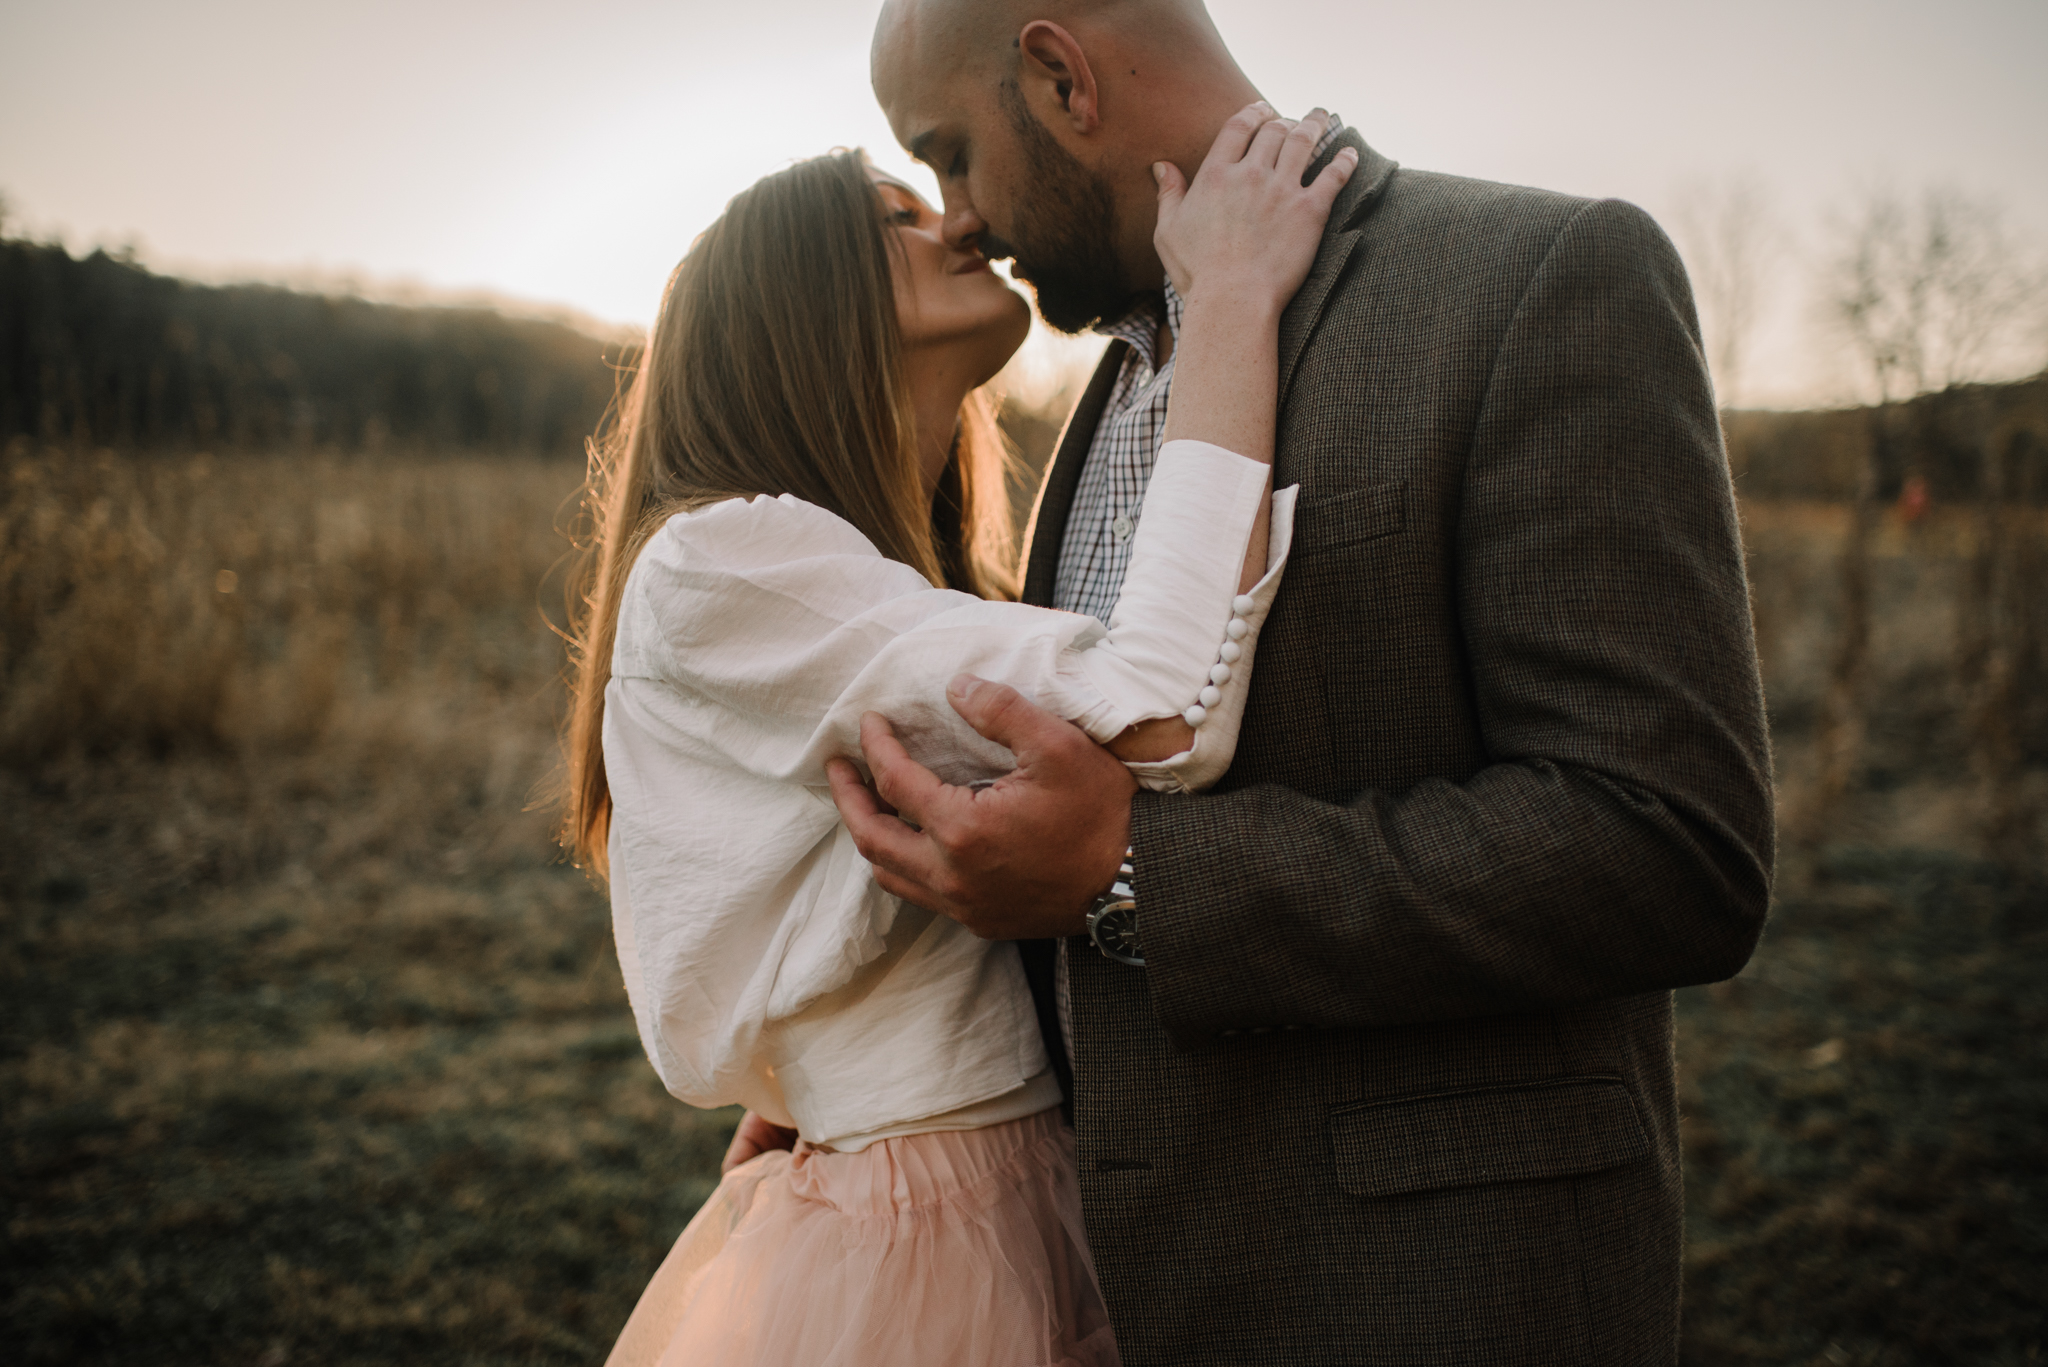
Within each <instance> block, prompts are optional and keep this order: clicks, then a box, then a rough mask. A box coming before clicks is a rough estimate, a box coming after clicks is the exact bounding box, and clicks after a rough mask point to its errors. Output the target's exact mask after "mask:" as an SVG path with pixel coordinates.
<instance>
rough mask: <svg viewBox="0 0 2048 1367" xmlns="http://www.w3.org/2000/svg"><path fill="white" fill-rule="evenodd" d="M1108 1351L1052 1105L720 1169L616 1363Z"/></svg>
mask: <svg viewBox="0 0 2048 1367" xmlns="http://www.w3.org/2000/svg"><path fill="white" fill-rule="evenodd" d="M656 1363H658V1364H659V1367H709V1364H714V1363H715V1364H718V1365H719V1367H1116V1363H1117V1352H1116V1341H1115V1339H1114V1337H1113V1336H1112V1334H1111V1332H1110V1327H1109V1316H1108V1313H1107V1312H1106V1311H1105V1310H1104V1309H1103V1304H1102V1294H1101V1292H1100V1291H1099V1290H1098V1289H1097V1288H1096V1284H1095V1270H1094V1266H1093V1264H1092V1263H1091V1262H1090V1260H1089V1256H1088V1241H1087V1237H1086V1235H1085V1233H1084V1232H1083V1229H1082V1225H1081V1192H1080V1186H1079V1183H1078V1182H1077V1180H1076V1178H1075V1168H1074V1140H1073V1134H1072V1132H1071V1131H1069V1130H1068V1129H1067V1128H1066V1126H1065V1125H1064V1124H1062V1123H1061V1121H1060V1115H1059V1111H1058V1110H1057V1109H1053V1110H1049V1111H1044V1112H1041V1113H1040V1114H1038V1115H1034V1116H1028V1117H1026V1118H1025V1119H1022V1120H1013V1121H1010V1122H1008V1123H1006V1124H1002V1125H991V1126H989V1127H987V1128H986V1129H979V1130H963V1131H956V1132H940V1133H934V1134H914V1135H906V1136H904V1137H902V1138H900V1139H884V1140H881V1141H879V1142H877V1143H875V1144H872V1145H870V1146H869V1147H868V1148H866V1149H864V1150H862V1151H861V1152H859V1153H832V1152H830V1151H826V1150H819V1149H813V1148H811V1147H810V1146H809V1145H806V1144H801V1143H800V1144H798V1145H797V1148H796V1152H795V1153H794V1154H788V1153H766V1154H762V1155H761V1156H760V1157H758V1158H755V1159H753V1160H752V1161H751V1162H748V1163H745V1164H742V1165H741V1166H739V1167H737V1168H735V1169H733V1170H732V1171H731V1172H730V1173H728V1174H726V1178H725V1180H724V1181H723V1182H721V1183H720V1184H719V1186H718V1189H717V1190H716V1191H715V1192H713V1193H712V1195H711V1199H710V1200H708V1201H706V1202H705V1203H704V1207H703V1209H702V1210H700V1211H699V1212H698V1213H697V1217H696V1218H695V1219H694V1220H692V1221H690V1224H689V1227H688V1228H687V1229H685V1230H684V1231H683V1233H682V1237H681V1238H679V1239H677V1240H676V1245H675V1248H674V1249H673V1250H672V1251H671V1252H670V1253H669V1256H668V1258H667V1260H666V1261H665V1262H663V1263H662V1265H661V1269H660V1271H658V1272H657V1273H655V1276H654V1280H653V1281H652V1282H651V1283H649V1285H648V1288H647V1291H646V1293H645V1294H644V1295H643V1296H642V1297H641V1300H640V1304H639V1306H638V1308H636V1309H635V1310H634V1311H633V1318H632V1319H631V1320H630V1321H629V1322H628V1323H627V1325H626V1329H625V1332H624V1333H622V1334H621V1335H620V1337H619V1343H618V1346H617V1347H616V1348H614V1349H613V1350H612V1356H611V1367H626V1365H627V1364H634V1365H635V1367H639V1364H656Z"/></svg>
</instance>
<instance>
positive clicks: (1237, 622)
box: [1223, 617, 1251, 641]
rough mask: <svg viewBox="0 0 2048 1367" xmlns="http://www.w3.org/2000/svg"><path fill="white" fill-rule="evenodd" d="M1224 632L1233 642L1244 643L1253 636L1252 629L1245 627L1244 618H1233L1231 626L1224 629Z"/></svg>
mask: <svg viewBox="0 0 2048 1367" xmlns="http://www.w3.org/2000/svg"><path fill="white" fill-rule="evenodd" d="M1223 630H1224V631H1225V632H1226V633H1228V635H1229V636H1230V639H1231V640H1233V641H1242V640H1243V639H1244V638H1245V637H1246V636H1248V635H1250V634H1251V628H1250V627H1248V626H1246V625H1245V622H1244V618H1242V617H1233V618H1231V619H1230V625H1229V626H1227V627H1225V628H1223Z"/></svg>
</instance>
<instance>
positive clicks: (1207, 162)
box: [1152, 100, 1358, 312]
mask: <svg viewBox="0 0 2048 1367" xmlns="http://www.w3.org/2000/svg"><path fill="white" fill-rule="evenodd" d="M1329 126H1330V116H1329V115H1328V114H1326V113H1324V112H1323V111H1322V110H1320V109H1318V110H1315V111H1314V112H1312V113H1311V114H1310V115H1309V116H1308V117H1307V118H1305V119H1303V120H1301V121H1300V122H1299V123H1296V122H1294V121H1292V120H1290V119H1282V118H1277V117H1275V116H1274V113H1273V107H1272V106H1271V105H1269V104H1267V103H1266V102H1265V101H1263V100H1261V101H1260V102H1259V103H1257V104H1253V105H1248V106H1246V107H1245V108H1244V109H1241V110H1239V111H1238V112H1237V113H1236V114H1234V115H1232V116H1231V118H1230V122H1228V123H1226V124H1224V125H1223V131H1222V132H1220V133H1218V134H1217V135H1216V142H1215V145H1214V146H1212V147H1211V148H1210V149H1209V155H1208V156H1207V157H1206V158H1204V160H1203V162H1202V164H1201V166H1200V168H1199V169H1197V170H1196V172H1195V183H1194V184H1193V185H1189V184H1187V183H1186V181H1185V180H1184V179H1183V178H1182V176H1181V173H1180V168H1179V167H1177V166H1175V165H1174V164H1173V163H1172V162H1167V161H1162V162H1160V163H1158V164H1157V165H1155V166H1154V167H1153V168H1152V173H1153V175H1154V176H1155V177H1156V178H1157V179H1158V181H1159V224H1158V227H1157V228H1155V229H1154V230H1153V233H1152V242H1153V245H1154V246H1155V247H1157V248H1158V250H1159V259H1160V261H1161V263H1163V264H1164V265H1165V267H1166V273H1167V275H1168V276H1169V277H1170V278H1171V279H1172V280H1173V287H1174V289H1176V290H1178V291H1179V292H1180V296H1181V298H1182V299H1184V300H1186V301H1188V302H1190V303H1193V302H1194V301H1195V300H1197V299H1201V300H1203V301H1204V302H1214V303H1222V304H1229V305H1244V306H1250V307H1253V308H1256V309H1258V310H1259V311H1260V312H1265V311H1267V310H1278V309H1281V308H1285V307H1286V305H1287V301H1288V300H1289V299H1292V298H1293V297H1294V292H1295V291H1296V290H1298V289H1300V288H1301V282H1302V280H1303V279H1304V278H1306V277H1307V275H1308V268H1309V266H1310V265H1311V264H1312V263H1313V262H1314V261H1315V257H1316V249H1317V247H1318V246H1319V245H1320V244H1321V242H1322V240H1323V225H1324V224H1325V223H1326V222H1328V221H1329V217H1330V206H1331V205H1332V204H1334V203H1336V201H1337V192H1338V191H1340V190H1342V189H1343V188H1344V184H1345V182H1346V181H1348V180H1350V179H1351V173H1352V171H1353V170H1355V169H1356V168H1357V166H1358V153H1357V152H1356V151H1355V150H1353V149H1352V148H1349V147H1346V148H1343V149H1342V150H1340V151H1339V152H1338V153H1337V155H1336V156H1335V157H1334V158H1332V159H1331V161H1330V164H1329V165H1328V166H1325V167H1324V168H1323V169H1322V172H1321V174H1319V175H1318V176H1317V177H1316V178H1315V180H1314V182H1313V183H1311V184H1309V185H1307V186H1304V185H1303V184H1302V183H1301V178H1302V176H1303V175H1304V174H1306V173H1307V171H1308V168H1309V162H1310V159H1311V157H1312V155H1313V154H1314V152H1315V146H1316V143H1317V142H1318V141H1319V140H1320V139H1321V138H1322V136H1323V133H1324V130H1326V129H1327V128H1328V127H1329Z"/></svg>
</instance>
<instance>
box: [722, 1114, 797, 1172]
mask: <svg viewBox="0 0 2048 1367" xmlns="http://www.w3.org/2000/svg"><path fill="white" fill-rule="evenodd" d="M795 1147H796V1131H795V1130H785V1129H784V1128H782V1126H780V1125H775V1124H771V1123H770V1122H768V1121H766V1120H763V1119H762V1118H761V1117H760V1116H758V1115H755V1114H754V1113H753V1112H752V1111H748V1112H747V1113H746V1114H745V1115H743V1116H741V1117H740V1127H739V1128H738V1129H737V1130H734V1131H733V1132H732V1144H731V1145H730V1146H729V1147H728V1148H727V1149H726V1151H725V1161H724V1162H723V1163H720V1164H719V1165H718V1175H719V1176H720V1177H723V1176H725V1175H726V1174H727V1173H729V1172H731V1171H732V1170H733V1169H734V1168H736V1167H738V1166H739V1165H740V1164H742V1163H744V1162H746V1161H747V1160H748V1159H749V1158H759V1157H760V1156H761V1155H762V1154H764V1153H769V1152H772V1151H773V1150H776V1149H793V1148H795Z"/></svg>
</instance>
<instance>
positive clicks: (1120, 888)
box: [1088, 846, 1145, 968]
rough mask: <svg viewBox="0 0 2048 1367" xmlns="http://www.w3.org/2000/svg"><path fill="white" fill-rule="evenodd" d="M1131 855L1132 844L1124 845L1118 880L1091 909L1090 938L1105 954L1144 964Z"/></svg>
mask: <svg viewBox="0 0 2048 1367" xmlns="http://www.w3.org/2000/svg"><path fill="white" fill-rule="evenodd" d="M1132 857H1133V856H1132V853H1131V849H1130V847H1129V846H1125V847H1124V862H1123V863H1122V864H1121V865H1120V866H1119V867H1118V868H1117V871H1116V881H1115V882H1114V883H1111V884H1110V885H1109V891H1108V892H1105V893H1103V894H1102V895H1101V896H1100V897H1098V898H1096V899H1095V905H1094V906H1092V907H1090V908H1089V909H1088V938H1089V939H1091V940H1093V941H1095V947H1096V948H1097V949H1099V950H1101V951H1102V952H1103V954H1104V955H1105V956H1106V957H1108V958H1111V959H1115V960H1116V961H1117V962H1118V963H1120V964H1129V965H1130V966H1131V967H1132V968H1143V967H1144V966H1145V955H1144V953H1143V951H1141V950H1140V949H1139V948H1138V897H1137V894H1136V893H1134V892H1132V891H1131V879H1132V877H1133V874H1132V872H1131V860H1132Z"/></svg>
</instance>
